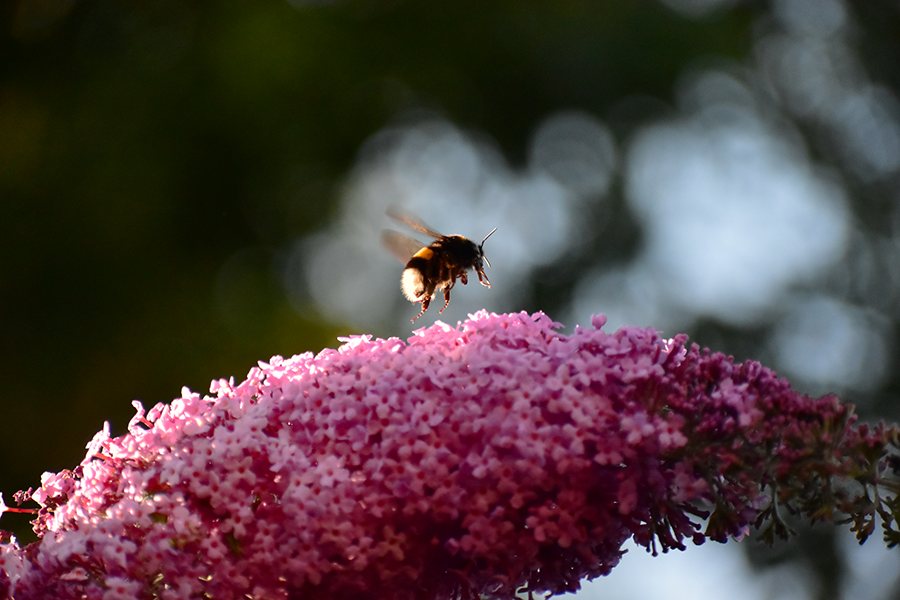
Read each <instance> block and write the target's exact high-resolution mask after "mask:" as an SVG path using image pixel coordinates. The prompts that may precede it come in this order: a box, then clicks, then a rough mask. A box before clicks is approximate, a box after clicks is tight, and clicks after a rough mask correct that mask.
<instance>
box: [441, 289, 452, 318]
mask: <svg viewBox="0 0 900 600" xmlns="http://www.w3.org/2000/svg"><path fill="white" fill-rule="evenodd" d="M452 287H453V286H452V285H448V286H447V287H445V288H444V306H443V308H441V310H439V311H438V314H441V313H442V312H444V308H447V305H448V304H450V289H451V288H452Z"/></svg>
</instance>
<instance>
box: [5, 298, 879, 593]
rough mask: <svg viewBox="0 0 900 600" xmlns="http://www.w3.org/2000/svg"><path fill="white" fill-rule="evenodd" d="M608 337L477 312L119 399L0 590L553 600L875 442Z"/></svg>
mask: <svg viewBox="0 0 900 600" xmlns="http://www.w3.org/2000/svg"><path fill="white" fill-rule="evenodd" d="M605 323H606V318H605V317H603V316H596V317H594V318H593V319H592V320H591V324H592V326H593V328H592V329H584V328H580V327H579V328H576V330H575V332H574V333H573V334H572V335H570V336H563V335H560V334H559V333H557V331H556V329H557V328H558V327H559V324H558V323H554V322H553V321H552V320H551V319H550V318H548V317H547V316H546V315H544V314H543V313H536V314H534V315H528V314H526V313H517V314H499V315H498V314H489V313H487V312H485V311H480V312H477V313H475V314H472V315H469V319H468V320H466V321H465V322H463V323H460V324H459V325H458V326H457V327H451V326H449V325H447V324H444V323H440V322H438V323H435V324H434V325H432V326H430V327H427V328H422V329H418V330H416V331H415V332H414V333H413V335H412V337H411V338H410V339H409V340H408V341H406V342H403V341H402V340H399V339H396V338H390V339H373V338H372V337H371V336H368V335H362V336H350V337H347V338H341V340H340V341H341V342H342V345H341V346H340V347H339V348H338V349H336V350H331V349H326V350H323V351H322V352H320V353H319V354H318V355H316V356H313V355H312V354H311V353H306V354H301V355H297V356H294V357H291V358H283V357H280V356H275V357H272V358H271V359H270V360H269V361H268V362H260V363H259V365H258V366H257V367H255V368H253V369H252V370H251V371H250V373H249V374H248V377H247V379H245V380H244V381H242V382H240V383H237V384H235V382H234V380H233V379H230V380H224V379H218V380H215V381H213V382H212V384H211V385H210V394H211V395H210V396H204V397H201V396H200V395H199V394H196V393H194V392H192V391H190V390H189V389H187V388H185V389H183V390H182V395H181V398H177V399H175V400H174V401H172V402H171V403H170V404H159V405H157V406H155V407H153V408H152V409H150V410H149V411H145V409H144V407H143V406H142V405H141V404H140V402H137V401H135V402H134V403H133V404H134V406H135V411H136V414H135V417H134V418H133V419H132V420H131V422H130V423H129V425H128V433H127V434H125V435H123V436H120V437H115V438H113V437H111V436H110V433H109V426H108V424H106V425H104V428H103V430H102V431H101V432H100V433H98V434H97V436H95V437H94V439H93V440H92V441H91V442H90V444H89V445H88V457H87V458H86V459H85V461H84V462H82V464H81V465H80V466H79V467H78V468H76V469H75V470H74V471H63V472H61V473H45V475H44V477H43V478H42V482H41V483H42V485H41V488H40V489H38V490H36V491H35V492H34V493H32V494H31V498H32V499H33V500H34V501H36V502H37V503H38V504H39V505H40V506H41V512H40V514H39V515H38V518H37V519H36V520H35V522H34V524H35V530H36V531H37V533H38V534H39V536H40V538H41V539H40V540H39V541H38V542H36V543H35V544H32V545H31V546H29V547H26V548H19V547H18V546H17V545H16V544H14V543H8V544H2V545H0V550H2V553H0V566H2V571H0V573H2V577H0V592H4V591H5V592H4V593H5V595H6V597H10V598H17V599H20V600H21V599H30V598H104V599H111V598H188V597H214V598H237V597H244V596H248V597H260V598H269V597H271V598H275V597H277V598H288V597H310V598H336V597H340V598H409V599H419V598H421V599H431V598H438V597H446V598H455V597H460V598H471V597H475V595H476V594H482V595H484V596H487V597H495V598H512V597H514V595H515V593H516V591H517V590H520V589H527V590H531V591H535V592H554V593H561V592H563V591H571V590H575V589H577V588H578V586H579V581H580V580H581V579H582V578H585V577H587V578H592V577H596V576H599V575H604V574H607V573H609V572H610V570H611V569H612V568H613V567H614V566H615V565H616V564H617V562H618V561H619V559H620V557H621V555H622V553H623V550H622V546H623V544H624V542H625V541H626V540H627V539H628V538H634V539H635V540H636V541H637V542H638V543H640V544H643V545H645V546H646V547H647V548H648V549H652V550H653V551H654V552H655V551H656V549H657V547H659V548H661V549H662V550H663V551H667V550H669V549H671V548H678V549H683V548H684V547H685V546H684V542H685V540H691V541H692V542H694V543H696V544H699V543H703V541H704V540H705V539H707V538H709V539H714V540H717V541H724V540H725V539H726V538H727V537H729V536H743V535H745V534H746V532H747V531H748V528H749V526H750V525H753V524H760V523H764V522H766V520H768V521H773V520H775V521H777V514H776V513H774V512H773V510H772V504H771V503H769V502H768V501H767V498H768V497H769V494H771V493H773V492H772V491H773V490H780V491H782V492H783V490H784V489H785V487H786V486H789V485H791V482H796V481H798V477H799V478H800V479H799V481H803V475H804V473H806V472H807V471H808V470H809V469H816V471H815V472H816V474H817V476H818V477H820V478H821V477H823V476H824V477H825V478H826V479H827V478H828V477H830V476H831V475H835V476H839V475H848V474H850V473H849V472H848V470H849V469H851V468H852V469H856V471H853V473H852V475H853V476H854V477H857V476H859V475H860V472H859V469H860V468H861V467H860V464H861V463H859V462H856V463H853V464H852V465H851V464H850V463H849V462H848V461H846V460H843V458H842V457H843V456H844V454H846V453H849V452H851V450H855V449H856V448H857V447H858V446H860V445H861V444H868V445H869V447H870V448H876V450H877V449H879V448H883V447H884V443H883V440H884V439H887V434H885V431H886V430H884V429H881V430H879V431H880V433H878V432H873V433H872V434H871V435H870V436H868V437H867V436H866V435H864V434H863V433H860V430H857V429H853V428H852V427H850V423H851V422H852V419H851V418H850V410H849V408H848V406H844V405H841V404H840V403H839V402H837V401H836V399H834V398H824V399H820V400H814V399H810V398H807V397H804V396H801V395H799V394H797V393H795V392H793V391H792V390H791V389H790V387H789V386H788V384H787V383H786V382H784V381H783V380H779V379H778V378H777V377H776V376H775V374H774V373H772V372H771V371H769V370H768V369H765V368H763V367H761V366H760V365H759V364H758V363H753V362H748V363H745V364H743V365H736V364H734V363H733V362H732V361H731V360H730V359H729V358H728V357H725V356H722V355H721V354H713V353H709V352H705V351H704V352H701V351H700V349H699V348H698V347H696V346H693V347H690V348H689V347H687V346H686V343H687V338H686V336H677V337H675V338H673V339H669V340H667V339H662V338H661V337H660V336H659V335H658V334H657V333H656V332H655V331H653V330H651V329H635V328H623V329H620V330H618V331H616V332H614V333H606V332H604V331H602V330H601V328H602V327H603V326H604V324H605ZM891 431H893V430H891ZM879 436H880V437H879ZM823 440H825V441H823ZM879 444H881V445H880V446H879ZM773 452H774V454H772V453H773ZM877 458H878V457H876V459H877ZM870 462H872V461H870ZM874 462H877V460H875V461H874ZM872 468H874V467H872ZM842 469H843V470H842ZM805 470H806V471H805ZM808 479H809V476H807V480H808ZM829 489H830V488H829ZM804 490H805V491H806V493H808V492H809V489H808V487H805V488H804ZM823 493H824V492H823ZM782 495H783V494H782ZM0 504H2V498H0ZM766 511H769V512H768V513H767V512H766ZM707 517H708V519H707V523H706V529H705V530H702V520H703V519H706V518H707ZM863 525H865V524H863ZM4 586H5V587H4ZM0 597H3V594H2V593H0Z"/></svg>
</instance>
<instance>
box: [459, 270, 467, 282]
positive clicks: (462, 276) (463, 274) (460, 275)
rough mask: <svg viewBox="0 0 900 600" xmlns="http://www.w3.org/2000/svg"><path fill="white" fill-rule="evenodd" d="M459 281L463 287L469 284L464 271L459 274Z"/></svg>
mask: <svg viewBox="0 0 900 600" xmlns="http://www.w3.org/2000/svg"><path fill="white" fill-rule="evenodd" d="M459 280H460V281H462V284H463V285H467V284H468V283H469V276H468V274H466V272H465V271H463V272H462V273H460V274H459Z"/></svg>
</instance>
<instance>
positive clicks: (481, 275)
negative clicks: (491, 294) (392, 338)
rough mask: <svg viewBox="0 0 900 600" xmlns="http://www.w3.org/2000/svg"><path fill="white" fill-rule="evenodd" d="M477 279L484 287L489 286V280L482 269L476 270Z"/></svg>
mask: <svg viewBox="0 0 900 600" xmlns="http://www.w3.org/2000/svg"><path fill="white" fill-rule="evenodd" d="M478 281H480V282H481V285H483V286H485V287H491V280H490V279H488V277H487V275H485V274H484V271H478Z"/></svg>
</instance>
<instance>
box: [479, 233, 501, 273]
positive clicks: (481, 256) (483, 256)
mask: <svg viewBox="0 0 900 600" xmlns="http://www.w3.org/2000/svg"><path fill="white" fill-rule="evenodd" d="M495 231H497V228H496V227H494V228H493V229H492V230H491V232H490V233H489V234H487V235H486V236H484V239H483V240H481V243H480V244H478V257H479V258H482V259H484V262H486V263H487V266H491V261H489V260H488V259H487V256H485V255H484V243H485V242H486V241H487V239H488V238H489V237H491V236H492V235H494V232H495Z"/></svg>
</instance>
